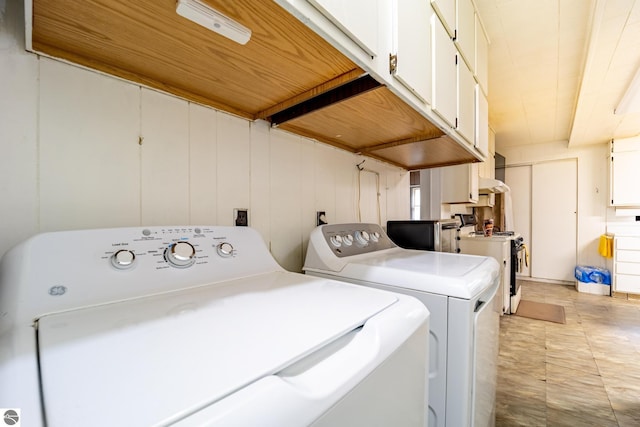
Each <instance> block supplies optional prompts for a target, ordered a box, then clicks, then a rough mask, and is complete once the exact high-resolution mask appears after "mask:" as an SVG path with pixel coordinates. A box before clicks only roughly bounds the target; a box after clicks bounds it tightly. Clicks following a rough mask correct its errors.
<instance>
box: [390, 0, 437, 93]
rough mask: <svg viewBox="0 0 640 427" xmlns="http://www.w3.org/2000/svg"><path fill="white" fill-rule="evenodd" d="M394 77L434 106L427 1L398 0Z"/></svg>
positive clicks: (430, 14)
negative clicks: (432, 101) (432, 100)
mask: <svg viewBox="0 0 640 427" xmlns="http://www.w3.org/2000/svg"><path fill="white" fill-rule="evenodd" d="M396 7H397V15H396V16H397V18H396V22H395V31H396V43H397V46H396V55H397V65H396V72H395V77H396V78H397V79H398V80H399V81H400V82H401V83H402V84H403V85H404V86H406V87H407V88H408V89H409V90H411V91H412V92H413V93H414V94H415V95H416V96H417V97H418V98H420V99H421V100H422V101H424V102H426V103H427V104H431V31H430V25H431V16H432V15H433V14H434V12H433V9H431V7H429V3H428V2H426V1H424V0H397V4H396Z"/></svg>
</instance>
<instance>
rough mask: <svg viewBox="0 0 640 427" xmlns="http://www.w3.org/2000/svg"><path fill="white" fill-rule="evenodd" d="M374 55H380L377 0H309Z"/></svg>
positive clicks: (361, 46)
mask: <svg viewBox="0 0 640 427" xmlns="http://www.w3.org/2000/svg"><path fill="white" fill-rule="evenodd" d="M308 2H309V3H311V4H312V5H313V7H315V8H316V9H318V10H319V11H320V12H321V13H322V14H323V15H324V16H325V17H326V18H327V19H329V20H330V21H331V22H333V24H334V25H335V26H337V27H338V28H340V30H341V31H342V32H344V33H345V34H346V35H347V36H348V37H349V38H350V39H351V40H353V41H354V42H355V43H356V44H357V45H358V46H360V48H362V49H363V50H364V51H365V52H366V53H367V54H369V55H370V56H372V57H375V56H377V55H378V13H379V12H378V8H379V2H378V1H377V0H374V1H371V0H349V1H344V0H308Z"/></svg>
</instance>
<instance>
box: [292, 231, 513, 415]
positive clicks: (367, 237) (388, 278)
mask: <svg viewBox="0 0 640 427" xmlns="http://www.w3.org/2000/svg"><path fill="white" fill-rule="evenodd" d="M304 270H305V272H306V273H307V274H309V275H315V276H320V277H325V278H332V279H339V280H343V281H346V282H350V283H356V284H359V285H364V286H367V287H372V288H378V289H384V290H391V291H394V292H401V293H403V294H407V295H411V296H415V297H416V298H418V299H419V300H420V301H422V302H423V303H424V304H425V306H426V307H427V308H428V309H429V312H430V314H431V318H430V327H431V328H430V334H429V335H430V340H429V351H430V356H429V360H430V368H429V416H428V418H429V426H450V427H460V426H475V427H481V426H482V427H484V426H490V425H493V424H494V423H495V395H496V382H497V363H498V339H499V326H500V325H499V320H500V315H499V312H500V298H496V295H497V290H498V285H499V277H498V272H499V267H498V264H497V262H496V261H495V260H494V259H493V258H487V257H478V256H472V255H459V254H452V253H445V252H430V251H419V250H411V249H403V248H399V247H397V246H396V245H395V244H394V243H393V242H392V241H391V240H390V239H389V237H388V236H387V235H386V234H385V232H384V231H383V230H382V228H381V227H380V226H379V225H377V224H359V223H356V224H335V225H322V226H320V227H317V228H315V229H314V230H313V231H312V232H311V236H310V238H309V247H308V250H307V256H306V260H305V265H304Z"/></svg>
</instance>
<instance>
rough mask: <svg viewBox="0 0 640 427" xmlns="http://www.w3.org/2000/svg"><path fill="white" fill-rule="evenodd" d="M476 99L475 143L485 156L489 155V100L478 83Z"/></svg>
mask: <svg viewBox="0 0 640 427" xmlns="http://www.w3.org/2000/svg"><path fill="white" fill-rule="evenodd" d="M475 99H476V134H475V144H474V145H475V147H476V148H477V149H478V151H479V152H480V153H482V155H483V156H489V154H490V150H489V102H488V101H487V97H486V96H485V94H484V93H483V92H482V89H480V85H478V84H476V85H475ZM490 157H491V156H490Z"/></svg>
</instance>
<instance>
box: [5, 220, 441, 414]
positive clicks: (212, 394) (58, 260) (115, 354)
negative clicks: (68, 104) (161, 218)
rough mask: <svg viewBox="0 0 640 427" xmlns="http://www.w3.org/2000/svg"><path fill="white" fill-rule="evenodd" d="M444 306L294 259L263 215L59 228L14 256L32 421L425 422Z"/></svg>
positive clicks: (10, 296)
mask: <svg viewBox="0 0 640 427" xmlns="http://www.w3.org/2000/svg"><path fill="white" fill-rule="evenodd" d="M428 320H429V313H428V311H427V310H426V309H425V308H424V307H423V305H422V304H421V303H420V302H419V301H417V300H416V299H414V298H410V297H407V296H405V295H400V294H393V293H390V292H382V291H377V290H373V289H364V288H362V287H360V286H353V285H346V284H344V283H340V282H335V281H330V280H326V279H319V278H312V277H309V276H305V275H302V274H297V273H290V272H287V271H285V270H283V269H282V268H281V267H280V266H279V265H278V264H277V263H276V262H275V261H274V259H273V258H272V256H271V255H270V253H269V252H268V250H267V248H266V246H265V244H264V242H263V240H262V238H261V237H260V235H259V234H258V233H257V232H256V231H254V230H252V229H250V228H247V227H215V226H202V227H192V226H179V227H150V228H124V229H103V230H84V231H66V232H56V233H45V234H40V235H37V236H34V237H33V238H31V239H29V240H27V241H25V242H24V243H22V244H20V245H18V246H17V247H15V248H14V249H12V250H11V251H9V252H8V253H7V254H6V255H5V256H4V257H3V259H2V261H1V262H0V406H1V407H4V408H15V409H17V410H18V411H19V413H20V414H21V417H22V419H21V421H22V425H28V426H44V425H46V426H48V427H56V426H83V427H84V426H110V427H113V426H118V425H135V426H151V425H154V426H159V425H176V426H193V425H198V426H201V425H207V426H257V425H259V426H278V427H280V426H308V425H313V426H354V425H360V426H376V425H377V426H389V425H402V426H423V425H424V424H425V419H424V418H425V417H424V411H425V408H426V404H425V402H426V399H427V394H426V388H425V385H424V379H425V378H426V375H427V365H426V364H425V357H428V340H427V339H426V336H425V335H426V333H427V331H428Z"/></svg>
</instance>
